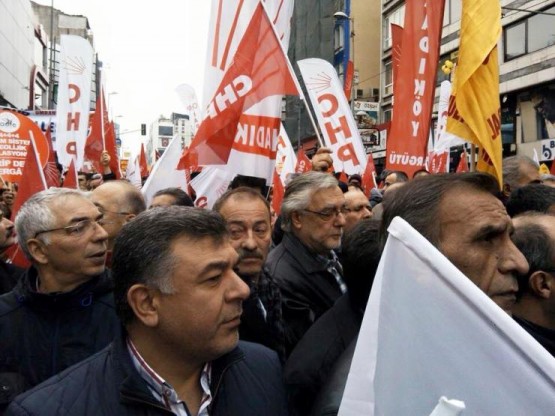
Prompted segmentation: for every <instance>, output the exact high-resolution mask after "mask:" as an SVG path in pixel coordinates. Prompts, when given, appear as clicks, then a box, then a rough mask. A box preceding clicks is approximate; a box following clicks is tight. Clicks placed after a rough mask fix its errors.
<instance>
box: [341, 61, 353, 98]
mask: <svg viewBox="0 0 555 416" xmlns="http://www.w3.org/2000/svg"><path fill="white" fill-rule="evenodd" d="M354 76H355V65H354V64H353V61H351V60H350V59H349V62H347V69H346V71H345V83H344V84H343V90H344V91H345V97H347V100H348V101H350V100H351V89H352V88H353V77H354ZM353 99H354V98H353Z"/></svg>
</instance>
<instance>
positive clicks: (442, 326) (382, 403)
mask: <svg viewBox="0 0 555 416" xmlns="http://www.w3.org/2000/svg"><path fill="white" fill-rule="evenodd" d="M388 231H389V238H388V241H387V243H386V246H385V249H384V252H383V255H382V257H381V261H380V265H379V267H378V271H377V273H376V276H375V279H374V283H373V285H372V291H371V292H370V298H369V300H368V305H367V307H366V312H365V315H364V319H363V322H362V327H361V329H360V333H359V336H358V342H357V345H356V349H355V353H354V356H353V360H352V364H351V369H350V372H349V376H348V380H347V385H346V387H345V392H344V395H343V400H342V402H341V407H340V410H339V415H340V416H373V415H429V414H430V413H431V412H432V410H433V409H434V407H435V406H436V404H437V402H438V400H439V398H440V397H441V396H446V397H448V398H449V399H456V400H461V401H463V402H464V403H465V405H466V410H465V411H464V412H463V415H468V416H470V415H503V416H522V415H547V414H551V412H552V411H553V408H555V360H554V359H553V357H552V356H551V354H549V353H548V352H547V351H546V350H545V349H544V348H543V347H542V346H541V345H540V344H538V342H537V341H536V340H535V339H534V338H532V336H530V335H529V334H528V333H527V332H526V331H525V330H524V329H522V328H521V327H520V326H519V325H518V324H517V323H516V322H515V321H514V320H513V319H512V318H511V317H510V316H509V315H508V314H507V313H506V312H504V311H503V310H502V309H501V308H499V307H498V306H497V305H496V304H495V303H494V302H493V301H492V300H491V299H490V298H489V297H488V296H487V295H486V294H485V293H484V292H482V291H481V290H480V289H479V288H478V287H477V286H476V285H474V284H473V283H472V282H471V281H470V280H469V279H468V278H467V277H466V276H464V275H463V274H462V273H461V272H460V271H459V270H458V269H457V268H456V267H455V266H454V265H453V264H452V263H450V262H449V260H448V259H447V258H446V257H444V256H443V255H442V254H441V253H440V252H439V251H438V250H437V249H436V248H435V247H433V246H432V244H431V243H430V242H429V241H428V240H426V239H425V238H424V237H422V236H421V235H420V234H419V233H418V232H417V231H416V230H414V229H413V228H412V227H411V226H410V225H409V224H408V223H407V222H405V221H404V220H403V219H401V218H399V217H397V218H395V219H394V220H393V222H392V223H391V225H390V227H389V229H388ZM399 259H402V261H399Z"/></svg>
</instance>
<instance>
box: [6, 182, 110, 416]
mask: <svg viewBox="0 0 555 416" xmlns="http://www.w3.org/2000/svg"><path fill="white" fill-rule="evenodd" d="M102 218H103V217H102V214H101V213H100V211H99V210H98V208H96V207H95V206H94V204H93V203H92V202H91V201H90V200H89V199H88V197H87V195H86V194H84V193H83V192H81V191H79V190H75V189H66V188H50V189H48V190H46V191H42V192H39V193H37V194H35V195H33V196H32V197H31V198H29V199H28V200H27V201H26V202H25V204H23V205H22V207H21V208H20V210H19V212H18V214H17V218H16V221H15V225H16V230H17V235H18V239H19V244H20V246H21V250H22V251H23V253H24V254H25V256H26V257H27V258H28V259H29V261H30V262H31V267H30V268H29V269H27V270H26V271H25V272H24V274H23V275H22V277H21V279H20V281H19V283H18V284H17V286H16V287H15V288H14V289H13V290H12V291H11V292H8V293H6V294H5V295H3V296H1V297H0V413H1V412H2V409H3V408H4V407H5V406H6V405H7V404H8V403H9V402H10V401H11V400H12V399H13V398H14V397H15V396H16V395H17V394H18V393H21V392H23V391H25V390H27V389H29V388H30V387H33V386H34V385H36V384H38V383H40V382H42V381H44V380H46V379H47V378H49V377H51V376H53V375H54V374H57V373H58V372H60V371H62V370H64V369H65V368H67V367H69V366H71V365H73V364H75V363H77V362H79V361H81V360H83V359H85V358H87V357H88V356H90V355H92V354H94V353H95V352H97V351H99V350H101V349H102V348H104V347H105V346H106V345H107V344H108V343H110V341H111V340H112V338H113V336H114V334H115V332H116V329H117V328H118V325H119V324H118V320H117V316H116V313H115V307H114V300H113V294H112V281H111V279H110V276H109V275H108V274H107V272H106V270H105V266H104V262H105V258H106V248H107V247H106V241H107V238H108V235H107V233H106V231H105V230H104V229H103V228H102V227H101V224H102Z"/></svg>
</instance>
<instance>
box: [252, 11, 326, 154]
mask: <svg viewBox="0 0 555 416" xmlns="http://www.w3.org/2000/svg"><path fill="white" fill-rule="evenodd" d="M259 2H260V4H261V5H262V9H263V10H264V14H265V15H266V18H267V19H268V21H269V23H270V27H271V28H272V30H273V31H274V35H275V36H276V39H278V43H279V46H280V48H281V50H282V51H283V54H284V55H285V62H286V63H287V68H289V71H290V73H291V75H292V78H293V82H294V83H295V87H297V91H299V98H300V99H301V101H303V102H304V105H305V108H306V111H307V112H308V116H309V118H310V122H311V123H312V127H313V128H314V132H315V133H316V138H317V139H318V143H319V144H320V147H324V143H323V141H322V137H320V132H319V131H318V128H317V125H316V123H315V121H314V117H313V116H312V112H311V111H310V108H309V106H308V104H307V102H306V99H305V96H304V93H303V90H302V88H301V85H300V83H299V80H298V79H297V75H296V74H295V71H294V70H293V66H292V65H291V62H290V61H289V57H288V56H287V51H286V50H285V48H284V47H283V44H282V43H281V40H279V39H280V37H279V34H278V33H277V31H276V27H275V26H274V24H273V23H272V19H270V16H269V14H268V10H266V5H265V4H264V2H263V1H259ZM300 141H301V138H300V137H299V142H300Z"/></svg>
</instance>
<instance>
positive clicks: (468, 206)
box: [439, 187, 510, 225]
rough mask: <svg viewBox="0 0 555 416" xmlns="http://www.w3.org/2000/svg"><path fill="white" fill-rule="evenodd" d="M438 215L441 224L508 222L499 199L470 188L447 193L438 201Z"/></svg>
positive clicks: (455, 189)
mask: <svg viewBox="0 0 555 416" xmlns="http://www.w3.org/2000/svg"><path fill="white" fill-rule="evenodd" d="M439 214H440V218H441V222H442V223H453V222H465V223H468V225H471V224H477V223H481V222H490V221H494V220H497V221H501V222H509V221H510V218H509V216H508V214H507V211H506V209H505V207H504V206H503V203H502V202H501V201H500V200H499V199H497V198H496V197H495V196H493V195H492V194H490V193H489V192H486V191H482V190H478V189H473V188H470V187H457V188H454V189H450V190H449V191H447V192H446V193H445V195H444V196H443V198H442V199H441V201H440V205H439Z"/></svg>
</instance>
